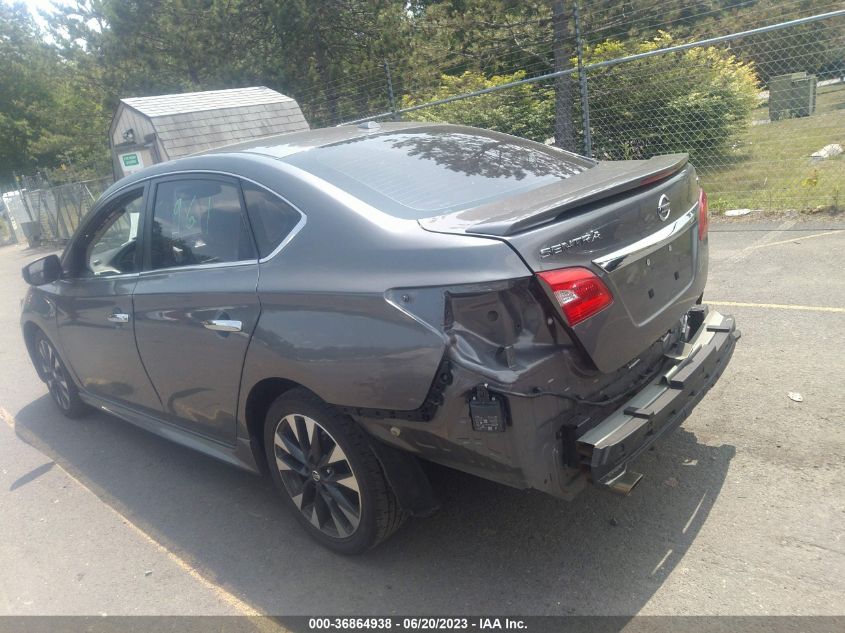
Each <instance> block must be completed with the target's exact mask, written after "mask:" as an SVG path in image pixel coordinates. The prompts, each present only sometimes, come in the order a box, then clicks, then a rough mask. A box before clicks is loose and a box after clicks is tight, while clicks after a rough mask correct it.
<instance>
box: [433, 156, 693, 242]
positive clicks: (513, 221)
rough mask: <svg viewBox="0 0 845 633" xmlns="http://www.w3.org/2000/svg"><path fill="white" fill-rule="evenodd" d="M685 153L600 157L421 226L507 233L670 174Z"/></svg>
mask: <svg viewBox="0 0 845 633" xmlns="http://www.w3.org/2000/svg"><path fill="white" fill-rule="evenodd" d="M688 160H689V156H688V155H687V154H667V155H665V156H655V157H654V158H650V159H648V160H625V161H600V162H599V163H598V164H597V165H596V166H595V167H592V168H590V169H586V170H584V171H583V172H581V173H580V174H577V175H574V176H570V177H569V178H566V179H563V180H560V181H559V182H555V183H552V184H550V185H546V186H544V187H540V188H538V189H534V190H532V191H528V192H526V193H523V194H519V195H517V196H513V197H511V198H506V199H504V200H498V201H496V202H494V203H490V204H485V205H482V206H479V207H474V208H472V209H465V210H463V211H458V212H455V213H449V214H446V215H440V216H435V217H433V218H424V219H422V220H419V223H420V226H422V228H424V229H426V230H428V231H434V232H437V233H456V232H463V233H474V234H480V235H497V236H506V235H513V234H514V233H519V232H520V231H525V230H527V229H530V228H534V227H536V226H539V225H541V224H545V223H546V222H550V221H552V220H555V219H557V218H558V217H559V216H560V215H561V214H562V213H564V212H565V211H569V210H571V209H573V208H575V207H580V206H582V205H584V204H587V203H590V202H595V201H597V200H601V199H604V198H609V197H611V196H614V195H616V194H619V193H623V192H625V191H629V190H631V189H637V188H639V187H643V186H646V185H649V184H652V183H655V182H658V181H660V180H663V179H664V178H668V177H669V176H672V175H673V174H676V173H677V172H679V171H680V170H681V169H683V168H684V167H685V166H686V164H687V162H688Z"/></svg>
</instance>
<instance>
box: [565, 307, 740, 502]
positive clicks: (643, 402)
mask: <svg viewBox="0 0 845 633" xmlns="http://www.w3.org/2000/svg"><path fill="white" fill-rule="evenodd" d="M739 337H740V332H739V330H737V329H736V324H735V321H734V318H733V317H732V316H724V315H722V314H719V313H718V312H716V311H710V312H709V314H707V315H706V316H705V318H704V319H703V321H702V322H701V325H700V326H699V327H698V329H697V331H696V332H695V333H694V334H693V335H692V336H691V337H690V339H689V340H688V342H686V343H682V344H681V347H680V348H679V349H678V350H677V353H676V354H674V355H672V358H674V359H675V360H676V362H675V363H673V364H672V365H671V366H670V367H668V368H667V369H666V370H665V371H663V372H662V373H661V374H660V375H659V376H658V377H657V378H655V379H654V380H653V381H652V382H651V383H649V384H648V385H647V386H646V387H644V388H643V389H642V390H640V391H639V392H638V393H637V394H636V395H634V396H633V397H631V398H630V399H629V400H628V401H627V402H625V403H624V404H623V405H622V406H620V407H619V408H618V409H616V410H615V411H614V412H613V413H611V414H610V415H609V416H608V417H607V418H606V419H604V420H603V421H602V422H600V423H599V424H598V425H596V426H595V427H593V428H591V429H590V430H589V431H587V432H586V433H584V434H583V435H581V436H580V437H578V438H577V440H576V449H577V453H578V455H579V458H580V467H581V470H582V472H584V474H586V476H587V479H588V480H589V481H591V482H593V483H594V484H598V485H601V486H608V487H610V488H612V489H615V490H617V491H620V492H627V491H629V490H630V489H631V488H632V487H633V486H634V485H635V484H636V482H637V481H638V480H639V475H636V474H635V473H631V472H629V471H628V466H629V464H630V463H631V462H632V461H633V460H634V459H636V458H637V457H638V456H639V455H640V454H641V453H642V452H643V451H645V450H646V449H648V448H649V447H650V446H651V445H652V444H653V443H654V441H655V440H657V438H659V437H660V436H661V435H663V434H665V433H667V432H668V431H671V430H672V429H674V428H676V427H678V426H679V425H680V424H681V423H682V422H683V421H684V420H685V419H686V417H687V416H688V415H689V413H690V411H692V409H693V408H694V407H695V406H696V405H697V404H698V402H699V401H700V400H701V399H702V398H703V397H704V394H705V393H707V391H708V389H710V387H712V386H713V384H714V383H715V382H716V381H717V380H718V379H719V376H720V375H721V373H722V371H723V370H724V368H725V367H726V366H727V364H728V361H729V360H730V358H731V355H732V354H733V350H734V347H735V344H736V341H737V339H739Z"/></svg>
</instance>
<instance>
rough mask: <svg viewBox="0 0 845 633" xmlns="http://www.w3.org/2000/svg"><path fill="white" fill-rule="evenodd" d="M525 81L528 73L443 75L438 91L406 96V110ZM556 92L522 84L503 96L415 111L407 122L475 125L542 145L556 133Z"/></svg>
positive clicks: (469, 100)
mask: <svg viewBox="0 0 845 633" xmlns="http://www.w3.org/2000/svg"><path fill="white" fill-rule="evenodd" d="M524 78H525V71H518V72H516V73H513V74H511V75H494V76H493V77H490V78H487V77H485V76H484V75H482V74H481V73H477V72H471V71H469V70H467V71H465V72H464V73H463V74H461V75H459V76H457V77H455V76H452V75H443V77H442V78H441V84H440V86H439V87H438V88H437V89H436V90H434V91H432V92H424V93H420V94H417V95H415V96H413V97H412V96H409V95H406V96H405V97H404V98H403V100H402V106H403V107H411V106H414V105H417V104H419V103H426V102H429V101H435V100H439V99H445V98H447V97H450V96H452V95H456V94H465V93H467V92H475V91H477V90H483V89H485V88H492V87H494V86H501V85H502V84H507V83H511V82H513V81H519V80H521V79H524ZM553 92H554V91H553V89H551V88H549V87H547V86H546V87H542V86H537V85H533V84H522V85H520V86H515V87H513V88H507V89H505V90H502V91H499V92H492V93H489V94H485V95H481V96H478V97H471V98H469V99H462V100H459V101H453V102H451V103H447V104H444V105H439V106H432V107H429V108H423V109H420V110H415V111H413V112H409V113H407V114H406V115H405V118H406V119H408V120H411V121H445V122H447V123H461V124H463V125H474V126H476V127H482V128H486V129H489V130H497V131H499V132H505V133H507V134H513V135H515V136H522V137H524V138H530V139H532V140H535V141H540V142H542V141H544V140H546V139H547V138H549V136H551V135H552V132H553V129H554V127H553V125H554V107H555V99H554V95H553Z"/></svg>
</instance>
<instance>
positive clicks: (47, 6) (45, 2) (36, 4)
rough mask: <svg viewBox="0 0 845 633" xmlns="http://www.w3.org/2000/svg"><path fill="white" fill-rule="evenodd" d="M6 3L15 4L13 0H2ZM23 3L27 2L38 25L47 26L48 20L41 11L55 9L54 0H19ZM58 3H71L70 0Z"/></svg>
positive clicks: (58, 1) (60, 0)
mask: <svg viewBox="0 0 845 633" xmlns="http://www.w3.org/2000/svg"><path fill="white" fill-rule="evenodd" d="M2 1H3V2H5V3H6V4H13V3H14V2H13V0H2ZM18 1H19V2H21V3H22V4H25V5H26V6H27V7H28V8H29V12H30V13H31V14H32V17H34V18H35V21H36V22H38V26H40V27H42V28H43V27H45V26H46V22H45V21H44V19H43V18H42V17H41V15H40V13H39V11H52V10H53V0H18ZM57 4H71V2H70V1H69V0H57Z"/></svg>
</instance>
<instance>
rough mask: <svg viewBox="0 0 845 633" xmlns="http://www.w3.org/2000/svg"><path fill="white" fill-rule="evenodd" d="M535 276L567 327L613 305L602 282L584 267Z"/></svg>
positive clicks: (608, 291) (563, 269)
mask: <svg viewBox="0 0 845 633" xmlns="http://www.w3.org/2000/svg"><path fill="white" fill-rule="evenodd" d="M537 276H538V277H539V278H540V279H541V280H542V282H543V283H544V284H545V285H546V287H547V288H548V289H549V290H550V291H551V292H552V295H554V298H555V301H557V304H558V305H559V306H560V309H561V310H562V311H563V316H565V317H566V321H567V323H569V325H576V324H577V323H580V322H581V321H583V320H584V319H588V318H589V317H591V316H593V315H594V314H596V313H597V312H601V311H602V310H604V309H605V308H606V307H607V306H609V305H610V304H611V303H613V295H611V294H610V290H608V289H607V286H605V285H604V282H603V281H602V280H601V279H599V278H598V277H597V276H596V275H595V273H593V272H592V271H590V270H587V269H586V268H560V269H558V270H547V271H545V272H541V273H537Z"/></svg>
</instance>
